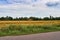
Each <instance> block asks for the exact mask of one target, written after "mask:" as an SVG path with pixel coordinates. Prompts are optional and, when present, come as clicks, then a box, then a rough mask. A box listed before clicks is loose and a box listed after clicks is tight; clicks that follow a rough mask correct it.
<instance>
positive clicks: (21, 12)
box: [0, 0, 60, 17]
mask: <svg viewBox="0 0 60 40" xmlns="http://www.w3.org/2000/svg"><path fill="white" fill-rule="evenodd" d="M49 15H52V16H60V0H0V17H1V16H12V17H29V16H35V17H45V16H49Z"/></svg>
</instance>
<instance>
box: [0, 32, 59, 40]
mask: <svg viewBox="0 0 60 40" xmlns="http://www.w3.org/2000/svg"><path fill="white" fill-rule="evenodd" d="M0 40H60V32H49V33H40V34H31V35H23V36H6V37H0Z"/></svg>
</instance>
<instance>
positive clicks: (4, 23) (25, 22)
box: [0, 20, 60, 27]
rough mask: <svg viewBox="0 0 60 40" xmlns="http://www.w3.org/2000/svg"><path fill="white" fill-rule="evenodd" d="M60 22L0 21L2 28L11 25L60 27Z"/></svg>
mask: <svg viewBox="0 0 60 40" xmlns="http://www.w3.org/2000/svg"><path fill="white" fill-rule="evenodd" d="M59 24H60V20H59V21H58V20H53V21H0V27H5V26H9V25H59Z"/></svg>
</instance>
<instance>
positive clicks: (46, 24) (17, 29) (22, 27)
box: [0, 20, 60, 36]
mask: <svg viewBox="0 0 60 40" xmlns="http://www.w3.org/2000/svg"><path fill="white" fill-rule="evenodd" d="M52 31H60V20H53V21H0V36H9V35H24V34H34V33H42V32H52Z"/></svg>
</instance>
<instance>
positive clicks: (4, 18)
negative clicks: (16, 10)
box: [0, 16, 60, 20]
mask: <svg viewBox="0 0 60 40" xmlns="http://www.w3.org/2000/svg"><path fill="white" fill-rule="evenodd" d="M0 20H60V17H53V16H50V17H44V18H41V17H40V18H39V17H16V18H13V17H10V16H6V17H0Z"/></svg>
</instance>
